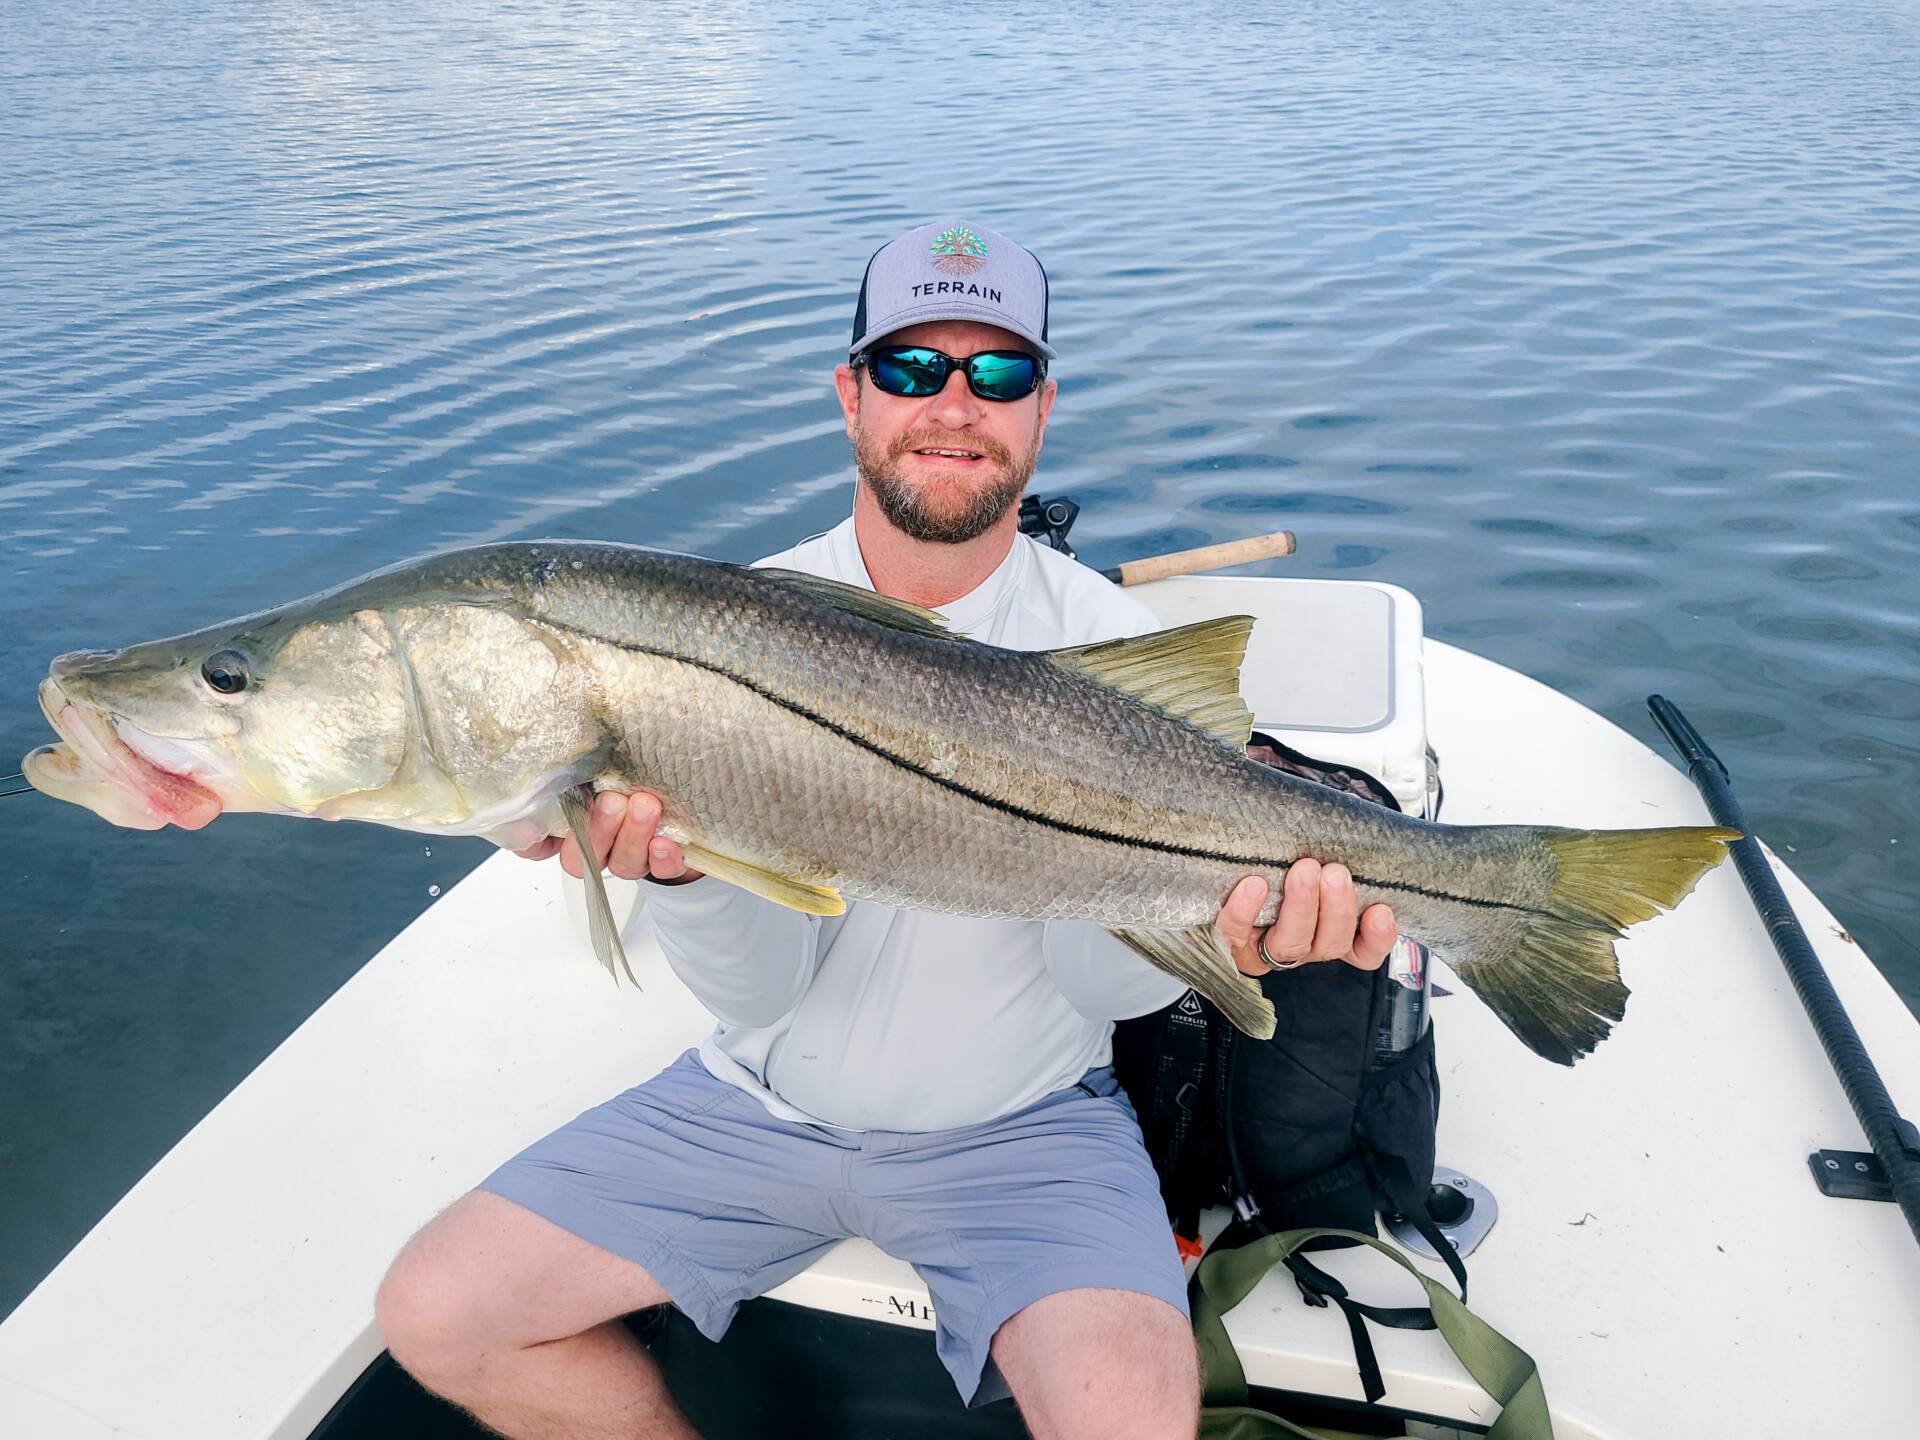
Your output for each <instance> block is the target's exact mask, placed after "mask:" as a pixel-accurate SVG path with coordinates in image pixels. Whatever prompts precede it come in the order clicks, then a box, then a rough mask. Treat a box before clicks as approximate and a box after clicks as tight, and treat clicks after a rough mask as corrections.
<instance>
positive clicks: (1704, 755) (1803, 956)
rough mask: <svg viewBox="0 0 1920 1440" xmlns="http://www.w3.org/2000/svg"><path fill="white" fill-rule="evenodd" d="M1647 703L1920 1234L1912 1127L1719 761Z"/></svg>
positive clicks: (1918, 1147) (1682, 725)
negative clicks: (1719, 830)
mask: <svg viewBox="0 0 1920 1440" xmlns="http://www.w3.org/2000/svg"><path fill="white" fill-rule="evenodd" d="M1647 709H1649V710H1651V711H1652V712H1653V718H1654V721H1655V723H1657V724H1658V725H1659V726H1660V728H1661V729H1662V730H1664V731H1666V734H1667V738H1668V739H1669V740H1671V741H1672V742H1673V747H1674V749H1676V750H1678V751H1679V752H1680V756H1681V758H1682V759H1683V760H1685V761H1686V762H1687V774H1688V775H1689V776H1691V777H1692V779H1693V783H1694V786H1695V787H1696V788H1697V789H1698V790H1699V791H1700V794H1701V797H1702V798H1703V799H1704V800H1705V801H1706V802H1707V808H1708V809H1709V810H1710V811H1712V812H1713V818H1714V823H1716V824H1719V825H1726V826H1730V827H1732V828H1733V829H1736V830H1738V831H1740V832H1741V834H1742V835H1744V836H1745V837H1746V838H1744V839H1742V840H1736V841H1735V842H1734V844H1733V863H1734V865H1735V866H1736V867H1737V868H1738V869H1739V871H1740V878H1741V879H1742V880H1743V881H1745V882H1746V886H1747V893H1748V894H1749V895H1751V896H1752V897H1753V903H1754V904H1755V905H1756V906H1757V907H1759V910H1760V918H1761V919H1762V920H1764V921H1765V922H1766V925H1767V934H1768V936H1769V937H1770V938H1771V939H1772V940H1773V948H1774V949H1775V950H1777V951H1779V952H1780V963H1781V964H1783V965H1785V966H1786V967H1787V975H1788V978H1790V979H1791V980H1792V981H1793V988H1794V990H1795V991H1796V992H1797V993H1798V994H1799V996H1800V1003H1801V1004H1802V1005H1804V1006H1805V1007H1806V1010H1807V1018H1808V1019H1810V1020H1812V1021H1813V1028H1814V1032H1815V1033H1816V1034H1817V1035H1819V1037H1820V1046H1821V1048H1822V1049H1824V1050H1825V1051H1826V1052H1827V1062H1828V1063H1829V1064H1830V1065H1832V1066H1833V1073H1834V1074H1836V1075H1838V1076H1839V1077H1840V1085H1841V1088H1842V1089H1844V1090H1845V1091H1846V1092H1847V1100H1848V1102H1849V1103H1850V1104H1851V1105H1852V1106H1853V1113H1854V1114H1855V1115H1856V1116H1858V1117H1859V1120H1860V1128H1861V1129H1862V1130H1864V1131H1865V1132H1866V1135H1867V1143H1868V1144H1870V1145H1871V1146H1873V1153H1874V1154H1875V1155H1876V1156H1878V1157H1879V1160H1880V1163H1881V1165H1882V1166H1884V1167H1885V1169H1886V1172H1887V1178H1888V1180H1889V1181H1890V1182H1891V1183H1892V1186H1893V1198H1894V1199H1895V1201H1897V1202H1898V1203H1899V1206H1900V1210H1901V1213H1903V1214H1904V1215H1905V1216H1906V1217H1907V1225H1908V1227H1909V1228H1910V1229H1911V1230H1912V1231H1913V1234H1914V1238H1915V1239H1916V1240H1920V1131H1916V1130H1915V1129H1914V1126H1913V1122H1912V1121H1911V1120H1908V1119H1906V1118H1904V1117H1903V1116H1902V1115H1901V1114H1900V1112H1899V1111H1898V1110H1896V1109H1895V1108H1894V1104H1893V1097H1892V1096H1890V1095H1888V1094H1887V1087H1886V1086H1885V1085H1884V1084H1882V1083H1881V1080H1880V1072H1879V1071H1878V1070H1876V1069H1874V1066H1873V1059H1872V1057H1871V1056H1869V1055H1868V1054H1867V1049H1866V1046H1864V1045H1862V1044H1861V1043H1860V1036H1859V1034H1858V1032H1857V1031H1855V1030H1854V1028H1853V1021H1852V1020H1851V1019H1850V1018H1848V1015H1847V1011H1846V1007H1845V1006H1843V1005H1842V1004H1841V1003H1840V997H1839V996H1838V995H1836V994H1834V991H1833V982H1832V981H1831V980H1829V979H1828V978H1827V972H1826V969H1825V967H1824V966H1822V965H1821V963H1820V957H1819V956H1817V955H1815V954H1814V953H1813V945H1812V943H1811V942H1810V941H1808V939H1807V932H1806V931H1805V930H1803V929H1801V928H1800V921H1799V920H1798V919H1797V918H1796V917H1795V915H1794V913H1793V906H1792V905H1790V904H1788V903H1787V897H1786V896H1785V895H1784V894H1783V893H1782V892H1781V889H1780V882H1779V881H1778V880H1776V879H1774V878H1773V867H1772V866H1770V865H1768V864H1767V857H1766V855H1765V853H1764V852H1763V851H1762V850H1761V849H1760V842H1759V841H1758V840H1756V839H1754V838H1753V832H1752V831H1751V830H1750V829H1748V827H1747V817H1746V816H1745V815H1744V814H1742V813H1741V810H1740V802H1739V801H1737V800H1735V799H1734V798H1733V787H1732V786H1731V784H1729V783H1728V776H1727V767H1726V766H1725V765H1723V764H1721V762H1720V757H1719V756H1718V755H1716V754H1714V753H1713V751H1712V749H1711V748H1709V746H1708V745H1707V742H1706V741H1705V740H1703V739H1701V738H1700V732H1699V731H1698V730H1695V729H1694V728H1693V725H1692V724H1691V723H1690V722H1689V721H1688V720H1687V717H1686V716H1684V715H1682V714H1681V713H1680V710H1679V707H1678V706H1676V705H1675V704H1674V703H1673V702H1672V701H1671V700H1667V699H1665V698H1664V697H1662V696H1659V695H1649V696H1648V697H1647Z"/></svg>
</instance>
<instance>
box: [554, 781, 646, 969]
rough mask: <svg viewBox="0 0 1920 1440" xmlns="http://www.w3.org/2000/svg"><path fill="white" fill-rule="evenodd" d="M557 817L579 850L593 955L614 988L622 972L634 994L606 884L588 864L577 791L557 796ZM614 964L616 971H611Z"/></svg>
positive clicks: (582, 806)
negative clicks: (564, 819)
mask: <svg viewBox="0 0 1920 1440" xmlns="http://www.w3.org/2000/svg"><path fill="white" fill-rule="evenodd" d="M560 813H561V814H562V815H564V816H566V819H567V828H568V829H570V830H571V831H573V839H574V843H575V844H577V845H578V846H579V847H580V859H581V865H580V871H581V873H582V874H583V875H585V876H586V877H587V880H586V883H587V934H588V935H589V936H590V937H591V938H592V940H593V953H594V954H595V955H597V956H599V957H600V963H601V964H602V965H604V966H606V967H607V973H608V974H609V975H611V976H613V981H614V984H615V986H616V987H617V986H618V985H619V983H620V971H622V970H624V971H625V972H626V975H627V980H628V982H629V983H630V984H632V986H633V988H634V989H636V990H638V989H639V988H640V982H639V981H638V980H636V979H634V976H633V967H632V966H631V965H629V964H628V963H627V952H626V949H625V947H624V946H622V945H621V943H620V927H619V926H618V925H616V924H614V923H613V906H612V905H610V904H608V903H607V882H606V881H605V880H603V879H602V878H601V876H600V870H599V867H598V866H596V865H594V864H593V863H591V862H592V858H593V841H592V839H591V838H589V833H590V832H589V830H588V826H587V805H586V802H585V801H584V800H582V799H581V798H580V792H579V791H578V790H562V791H561V792H560ZM616 964H618V965H619V967H620V968H619V970H616V969H615V968H614V966H615V965H616Z"/></svg>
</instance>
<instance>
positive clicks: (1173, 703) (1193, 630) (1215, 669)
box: [1047, 615, 1253, 999]
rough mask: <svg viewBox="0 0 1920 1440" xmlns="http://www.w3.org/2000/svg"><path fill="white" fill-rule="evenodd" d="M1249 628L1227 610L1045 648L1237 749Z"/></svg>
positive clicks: (1243, 723) (1243, 734) (1243, 725)
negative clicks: (1142, 631)
mask: <svg viewBox="0 0 1920 1440" xmlns="http://www.w3.org/2000/svg"><path fill="white" fill-rule="evenodd" d="M1252 631H1253V617H1252V616H1251V615H1228V616H1226V617H1224V618H1223V619H1219V620H1202V621H1200V622H1198V623H1197V624H1193V625H1182V626H1180V627H1179V628H1177V629H1174V630H1156V631H1154V632H1153V633H1152V634H1151V635H1134V636H1131V637H1128V638H1126V639H1121V640H1102V641H1101V642H1100V643H1099V644H1097V645H1076V646H1074V647H1073V648H1071V649H1068V650H1050V651H1048V652H1047V654H1048V658H1049V659H1051V660H1052V661H1053V663H1054V664H1056V665H1059V666H1061V667H1063V668H1064V669H1067V670H1072V671H1074V672H1076V673H1077V674H1080V675H1084V676H1085V677H1086V678H1087V679H1089V680H1093V681H1097V682H1098V683H1100V684H1102V685H1105V686H1108V687H1110V688H1111V689H1114V690H1120V691H1123V692H1125V693H1126V694H1128V695H1131V696H1133V697H1134V698H1135V699H1136V700H1144V701H1146V702H1147V704H1149V705H1152V706H1154V707H1156V708H1157V709H1160V710H1164V711H1166V712H1167V713H1168V714H1169V715H1172V716H1174V717H1176V718H1177V719H1181V720H1184V721H1186V722H1187V723H1188V724H1189V725H1192V726H1194V727H1195V728H1196V729H1200V730H1204V731H1206V732H1207V734H1209V735H1211V736H1213V737H1214V738H1215V739H1216V740H1218V741H1220V742H1221V743H1222V744H1223V745H1231V746H1233V747H1234V748H1235V749H1236V750H1237V749H1241V748H1243V747H1244V746H1245V745H1246V743H1247V737H1248V736H1249V735H1250V734H1252V733H1253V712H1252V711H1250V710H1248V709H1247V706H1246V702H1245V701H1244V700H1242V699H1241V698H1240V663H1241V661H1243V660H1244V659H1246V655H1247V636H1248V635H1250V634H1251V633H1252ZM1208 998H1209V999H1211V998H1212V997H1211V996H1209V997H1208Z"/></svg>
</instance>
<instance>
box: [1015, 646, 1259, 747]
mask: <svg viewBox="0 0 1920 1440" xmlns="http://www.w3.org/2000/svg"><path fill="white" fill-rule="evenodd" d="M1252 630H1253V617H1252V616H1251V615H1228V616H1225V617H1223V618H1221V619H1219V620H1202V621H1199V622H1198V623H1197V624H1193V625H1182V626H1180V627H1179V628H1178V629H1175V630H1156V631H1154V632H1153V633H1152V634H1151V635H1135V636H1132V637H1130V638H1128V639H1125V640H1102V641H1101V642H1100V643H1099V644H1097V645H1076V646H1075V647H1074V648H1073V649H1071V650H1053V651H1050V652H1048V653H1049V655H1050V657H1051V658H1052V660H1053V662H1054V664H1056V665H1061V666H1064V667H1065V668H1067V669H1069V670H1072V671H1075V672H1076V673H1078V674H1081V675H1084V676H1086V677H1087V678H1088V679H1089V680H1097V681H1099V682H1100V683H1101V684H1102V685H1107V686H1110V687H1112V688H1113V689H1115V690H1121V691H1125V692H1126V693H1127V694H1129V695H1131V696H1133V697H1134V698H1135V699H1138V700H1144V701H1146V702H1147V703H1148V704H1149V705H1153V706H1157V707H1158V708H1159V709H1162V710H1164V711H1166V712H1167V713H1168V714H1169V715H1174V716H1178V717H1179V718H1180V719H1182V720H1185V721H1186V722H1187V723H1188V724H1189V725H1192V726H1195V727H1196V728H1198V729H1201V730H1204V731H1206V732H1207V733H1208V734H1209V735H1211V736H1213V737H1214V738H1215V739H1216V740H1219V741H1220V742H1221V743H1222V744H1226V745H1232V746H1234V747H1236V748H1238V747H1241V746H1244V745H1245V744H1246V743H1247V736H1248V735H1250V734H1251V733H1252V731H1253V712H1252V711H1250V710H1248V709H1247V706H1246V702H1245V701H1243V700H1242V699H1241V698H1240V662H1241V661H1242V660H1243V659H1245V658H1246V654H1247V636H1248V635H1249V634H1250V633H1252Z"/></svg>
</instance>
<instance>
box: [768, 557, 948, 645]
mask: <svg viewBox="0 0 1920 1440" xmlns="http://www.w3.org/2000/svg"><path fill="white" fill-rule="evenodd" d="M753 573H754V574H755V575H759V576H764V577H765V578H767V579H769V580H777V581H778V582H779V583H781V584H782V585H791V586H792V587H793V588H794V589H796V590H799V591H802V592H803V593H805V594H807V595H810V596H812V597H813V598H814V599H816V600H819V601H821V602H822V603H824V604H827V605H831V606H833V607H834V609H836V610H844V611H846V612H847V613H848V614H849V615H858V616H859V617H860V618H861V619H863V620H871V621H873V622H874V623H875V624H877V625H885V626H887V627H888V628H890V629H893V630H905V631H907V632H908V633H910V634H914V635H940V636H945V637H947V638H952V633H953V632H952V631H950V630H948V629H947V622H946V621H945V620H943V619H942V618H941V617H940V616H939V615H937V614H935V613H934V612H933V611H931V610H926V609H922V608H921V607H920V606H918V605H913V604H909V603H908V602H907V601H905V600H895V599H894V598H892V597H891V596H889V595H876V594H875V593H874V592H873V591H871V590H863V589H861V588H860V587H859V586H858V585H848V584H846V583H845V582H843V581H840V580H826V579H822V578H821V577H820V576H818V575H807V574H803V573H802V572H800V571H798V570H783V569H781V568H780V567H779V566H777V565H763V566H759V567H757V568H756V569H755V570H754V572H753Z"/></svg>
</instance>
